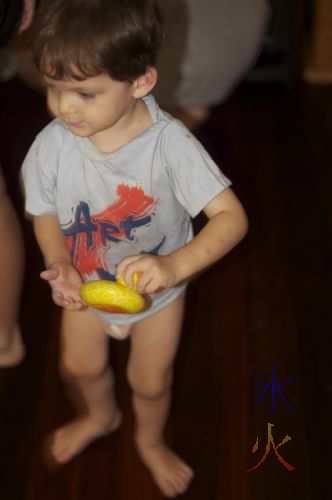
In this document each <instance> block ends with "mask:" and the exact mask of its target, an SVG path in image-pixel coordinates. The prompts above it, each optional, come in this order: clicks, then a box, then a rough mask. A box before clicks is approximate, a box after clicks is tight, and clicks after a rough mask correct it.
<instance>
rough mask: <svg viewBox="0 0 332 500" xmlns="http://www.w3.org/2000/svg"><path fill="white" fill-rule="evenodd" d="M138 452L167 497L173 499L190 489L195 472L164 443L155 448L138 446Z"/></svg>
mask: <svg viewBox="0 0 332 500" xmlns="http://www.w3.org/2000/svg"><path fill="white" fill-rule="evenodd" d="M138 451H139V454H140V457H141V459H142V460H143V462H144V463H145V465H146V466H147V467H148V469H149V470H150V472H151V474H152V476H153V478H154V480H155V482H156V483H157V485H158V487H159V489H160V491H161V492H162V493H163V494H164V495H165V496H167V497H170V498H173V497H176V496H177V495H180V494H182V493H184V492H185V491H186V490H187V489H188V486H189V484H190V482H191V480H192V479H193V477H194V473H193V470H192V469H191V468H190V467H189V466H188V465H187V464H186V463H185V462H184V461H183V460H182V459H181V458H180V457H178V456H177V455H176V454H175V453H174V452H173V451H172V450H171V449H170V448H168V447H167V446H166V445H164V444H163V443H161V444H160V445H158V446H156V447H154V448H145V447H142V446H140V445H139V444H138Z"/></svg>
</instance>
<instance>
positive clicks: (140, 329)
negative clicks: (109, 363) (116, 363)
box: [128, 297, 193, 497]
mask: <svg viewBox="0 0 332 500" xmlns="http://www.w3.org/2000/svg"><path fill="white" fill-rule="evenodd" d="M183 303H184V299H183V298H182V297H180V298H179V299H177V300H176V301H174V302H173V303H171V304H170V305H168V306H167V307H166V308H165V309H163V310H162V311H159V312H158V313H156V314H155V315H153V316H151V317H149V318H146V319H144V320H142V321H140V322H139V323H137V324H136V325H134V327H133V331H132V336H131V353H130V358H129V364H128V378H129V381H130V384H131V386H132V389H133V404H134V410H135V413H136V418H137V429H136V436H135V440H136V444H137V447H138V451H139V454H140V456H141V458H142V460H143V462H144V463H145V464H146V466H147V467H148V468H149V469H150V471H151V473H152V475H153V477H154V479H155V481H156V483H157V485H158V487H159V488H160V490H161V491H162V493H163V494H164V495H166V496H169V497H174V496H176V495H178V494H180V493H183V492H184V491H185V490H186V489H187V488H188V485H189V483H190V481H191V479H192V477H193V471H192V469H191V468H190V467H189V466H188V465H187V464H186V463H185V462H183V460H182V459H181V458H179V457H178V456H177V455H176V454H175V453H174V452H173V451H172V450H171V449H170V448H168V446H166V444H165V442H164V438H163V432H164V427H165V423H166V419H167V416H168V412H169V407H170V400H171V384H172V368H173V361H174V358H175V355H176V351H177V347H178V343H179V338H180V333H181V326H182V317H183Z"/></svg>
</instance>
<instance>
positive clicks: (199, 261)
mask: <svg viewBox="0 0 332 500" xmlns="http://www.w3.org/2000/svg"><path fill="white" fill-rule="evenodd" d="M203 211H204V213H205V214H206V216H207V217H208V219H209V220H208V222H207V224H206V225H205V226H204V227H203V229H202V230H201V231H200V232H199V233H198V234H197V235H196V236H195V238H194V239H193V240H192V241H190V242H189V243H188V244H187V245H185V246H183V247H181V248H179V249H178V250H175V251H174V252H173V253H172V254H170V256H169V257H170V258H171V260H172V261H173V263H174V266H175V268H176V276H177V281H178V282H180V281H183V280H185V279H188V278H190V277H192V276H194V275H195V274H197V273H199V272H200V271H202V270H204V269H206V268H207V267H209V266H210V265H212V264H214V263H215V262H217V261H218V260H219V259H221V258H222V257H224V255H226V254H227V253H228V252H229V251H230V250H232V248H234V247H235V246H236V245H237V244H238V243H239V242H240V241H241V240H242V238H243V237H244V236H245V234H246V232H247V229H248V220H247V216H246V213H245V211H244V209H243V207H242V205H241V203H240V201H239V200H238V198H237V197H236V196H235V194H234V193H233V191H232V190H231V189H230V188H228V189H226V190H225V191H223V192H222V193H220V194H219V195H218V196H216V197H215V198H214V199H213V200H212V201H210V203H208V204H207V205H206V206H205V207H204V209H203Z"/></svg>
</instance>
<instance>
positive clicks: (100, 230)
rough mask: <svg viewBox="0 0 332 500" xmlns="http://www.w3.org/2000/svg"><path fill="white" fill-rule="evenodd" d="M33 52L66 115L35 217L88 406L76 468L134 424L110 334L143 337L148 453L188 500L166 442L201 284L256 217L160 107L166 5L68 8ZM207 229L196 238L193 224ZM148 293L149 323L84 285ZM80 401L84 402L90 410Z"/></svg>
mask: <svg viewBox="0 0 332 500" xmlns="http://www.w3.org/2000/svg"><path fill="white" fill-rule="evenodd" d="M35 29H36V37H35V43H34V53H35V60H36V63H37V65H38V67H39V69H40V71H41V73H42V75H43V78H44V81H45V85H46V88H47V102H48V107H49V110H50V112H51V113H52V114H53V115H54V116H55V120H54V121H53V122H51V123H50V124H49V125H48V126H47V127H46V128H45V129H44V130H43V131H42V132H41V133H40V134H39V135H38V136H37V138H36V140H35V142H34V144H33V145H32V147H31V149H30V151H29V153H28V155H27V157H26V160H25V162H24V166H23V177H24V184H25V190H26V197H27V200H26V209H27V212H28V213H30V214H32V215H33V223H34V228H35V233H36V237H37V240H38V243H39V245H40V248H41V251H42V253H43V255H44V258H45V265H46V268H47V269H46V270H45V271H43V272H42V273H41V276H42V278H44V279H45V280H47V281H48V282H49V284H50V286H51V289H52V295H53V299H54V301H55V303H56V304H58V305H60V306H62V307H63V308H64V309H63V317H62V328H61V331H62V353H61V372H62V375H63V377H64V379H65V381H66V384H67V385H68V388H69V389H70V388H72V389H73V390H74V389H76V393H75V395H76V398H75V399H80V400H81V402H83V403H82V405H83V406H84V410H83V407H82V405H81V406H80V407H79V412H80V413H79V415H78V417H77V419H76V420H75V421H74V422H71V423H70V424H69V425H66V426H64V427H62V428H61V429H59V430H57V431H56V432H55V434H54V437H53V444H52V454H53V457H54V458H55V460H56V461H58V462H60V463H65V462H67V461H69V460H70V459H71V458H72V457H73V456H75V455H76V454H78V453H79V452H80V451H81V450H83V449H84V448H85V447H86V446H87V445H88V444H89V443H90V442H91V441H92V440H94V439H96V438H97V437H100V436H103V435H106V434H107V433H109V432H112V431H114V430H115V429H117V428H118V427H119V425H120V424H121V418H122V417H121V412H120V410H119V408H118V406H117V403H116V399H115V396H114V392H113V387H114V380H113V375H112V372H111V369H110V367H109V364H108V356H107V354H108V336H114V337H117V338H119V337H120V338H124V337H125V336H127V335H129V333H130V342H131V351H130V357H129V361H128V380H129V383H130V385H131V387H132V390H133V406H134V411H135V414H136V419H137V428H136V434H135V442H136V444H137V448H138V452H139V454H140V457H141V458H142V460H143V462H144V463H145V464H146V465H147V467H148V468H149V469H150V471H151V473H152V475H153V477H154V479H155V481H156V483H157V485H158V486H159V488H160V490H161V491H162V492H163V493H164V494H165V495H166V496H169V497H173V496H176V495H177V494H180V493H183V492H184V491H185V490H186V489H187V487H188V485H189V483H190V481H191V479H192V477H193V472H192V470H191V468H190V467H189V466H188V465H187V464H185V463H184V462H183V461H182V460H181V459H180V458H179V457H178V456H177V455H175V454H174V453H173V451H171V450H170V449H169V448H168V447H167V445H166V444H165V442H164V440H163V431H164V427H165V422H166V418H167V415H168V410H169V405H170V399H171V386H172V374H173V370H172V367H173V362H174V358H175V355H176V351H177V347H178V343H179V338H180V333H181V325H182V318H183V307H184V292H185V287H186V283H187V282H188V280H189V279H190V278H191V277H193V276H194V275H196V274H197V273H199V272H201V271H202V270H203V269H205V268H207V267H208V266H210V265H211V264H213V263H214V262H216V261H217V260H218V259H220V258H221V257H222V256H223V255H225V254H226V253H227V252H228V251H229V250H230V249H231V248H232V247H234V245H236V244H237V243H238V242H239V241H240V240H241V238H242V237H243V236H244V234H245V232H246V228H247V220H246V216H245V214H244V211H243V208H242V206H241V204H240V202H239V201H238V199H237V198H236V196H235V195H234V194H233V192H232V191H231V189H230V188H229V185H230V182H229V180H228V179H227V178H225V177H224V176H223V174H222V173H221V172H220V170H219V169H218V167H217V166H216V165H215V164H214V163H213V161H212V160H211V158H210V157H209V156H208V154H207V153H206V151H205V150H204V149H203V147H202V146H201V145H200V144H199V143H198V142H197V141H196V140H195V138H194V137H193V136H192V135H191V134H190V133H189V132H188V131H187V129H186V128H185V127H183V126H182V124H181V123H180V122H177V121H175V120H174V119H172V118H171V117H170V116H169V115H167V114H165V113H163V112H162V111H161V110H160V109H159V108H158V106H157V104H156V102H155V100H154V99H153V97H152V96H151V95H150V92H151V90H152V89H153V87H154V85H155V83H156V80H157V72H156V70H155V66H154V65H155V59H156V55H157V52H158V49H159V46H160V40H161V26H160V19H159V14H158V11H157V9H156V5H155V2H154V1H153V0H126V1H123V0H75V1H74V0H73V1H71V2H68V0H56V1H55V2H51V3H50V4H49V5H46V7H45V8H42V9H41V10H40V12H39V17H38V20H37V23H36V28H35ZM201 210H203V211H204V212H205V214H206V215H207V217H208V219H209V220H208V223H207V224H206V226H205V227H204V228H203V230H202V231H201V232H200V233H199V234H198V235H197V236H196V237H195V238H193V235H192V228H191V222H190V217H194V216H196V215H197V214H198V213H199V212H200V211H201ZM134 273H139V276H140V278H139V281H138V284H137V290H138V291H139V292H141V293H146V294H149V295H150V297H151V300H152V305H151V308H150V309H149V310H147V311H145V312H143V313H140V314H137V315H124V314H118V315H117V314H109V313H101V312H98V311H95V310H91V309H89V308H86V307H84V305H83V304H82V301H81V299H80V297H79V293H78V290H79V286H80V284H81V283H82V281H89V280H93V279H114V277H115V276H116V277H119V276H123V277H124V279H125V280H126V282H127V283H128V284H129V285H130V286H132V285H133V281H132V277H133V274H134ZM78 396H79V398H78Z"/></svg>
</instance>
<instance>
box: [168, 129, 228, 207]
mask: <svg viewBox="0 0 332 500" xmlns="http://www.w3.org/2000/svg"><path fill="white" fill-rule="evenodd" d="M167 129H168V130H166V131H165V134H164V135H165V137H164V140H163V145H162V151H163V153H162V154H163V157H164V158H163V161H164V162H166V168H167V171H168V176H169V179H170V183H171V185H172V189H173V192H174V195H175V197H176V198H177V200H178V201H179V203H181V205H182V206H183V207H184V208H185V209H186V210H187V211H188V213H189V214H190V216H191V217H195V216H196V215H198V213H199V212H200V211H201V210H203V209H204V207H205V206H206V205H207V204H208V203H209V202H210V201H211V200H213V198H215V197H216V196H217V195H218V194H220V193H221V192H222V191H223V190H225V189H226V188H228V187H229V186H230V185H231V181H230V180H229V179H228V178H227V177H226V176H225V175H224V174H223V173H222V171H221V170H220V168H219V167H218V165H217V164H216V163H215V162H214V161H213V160H212V158H211V156H210V155H209V154H208V152H207V151H206V150H205V148H204V147H203V146H202V144H201V143H200V142H199V141H198V140H197V139H196V138H195V137H194V136H193V135H192V134H191V133H190V132H189V130H187V129H186V127H184V126H182V124H180V123H178V122H173V123H172V124H170V125H169V126H168V127H167Z"/></svg>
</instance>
